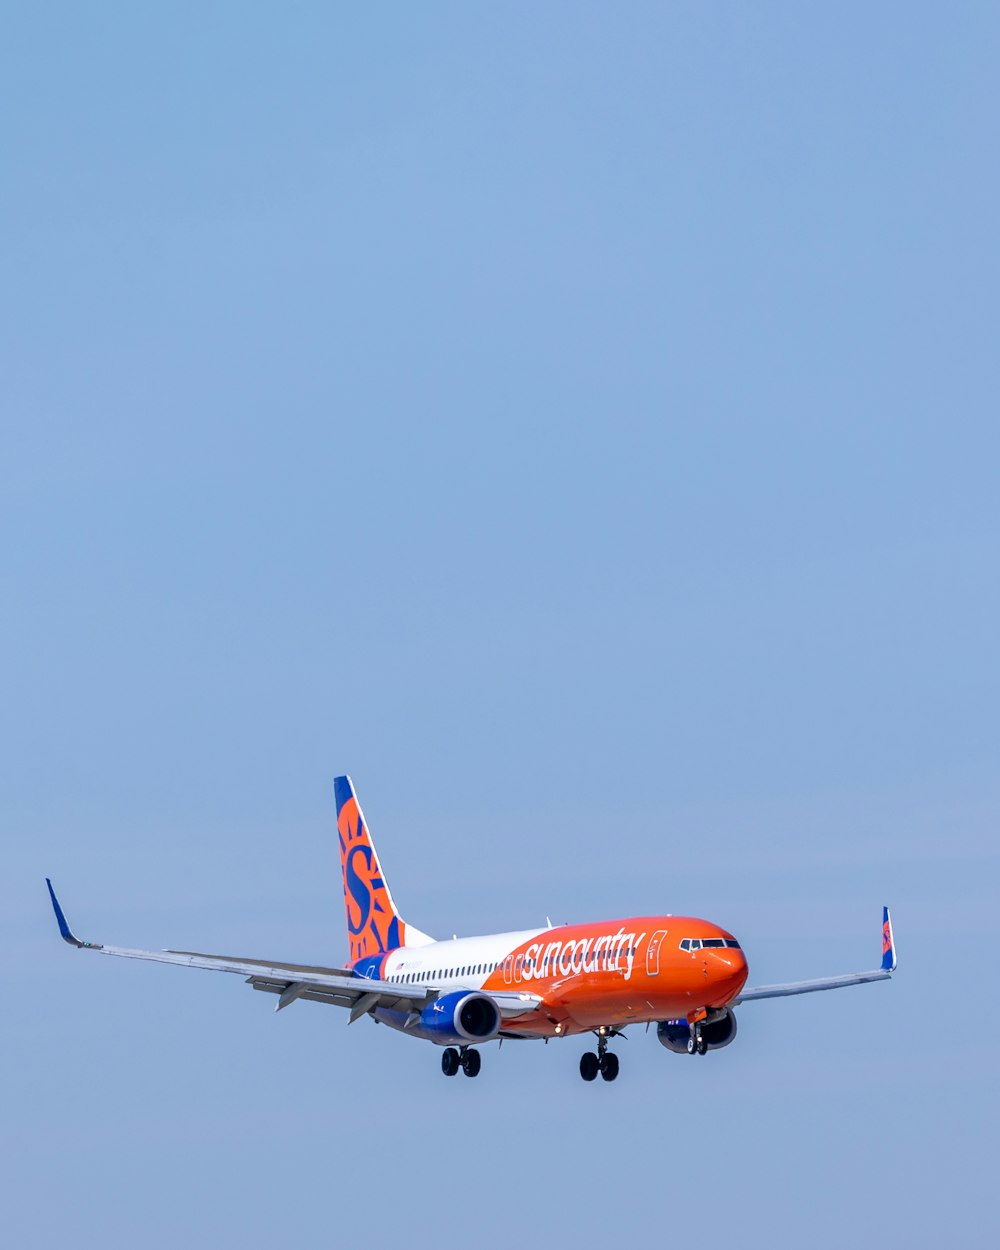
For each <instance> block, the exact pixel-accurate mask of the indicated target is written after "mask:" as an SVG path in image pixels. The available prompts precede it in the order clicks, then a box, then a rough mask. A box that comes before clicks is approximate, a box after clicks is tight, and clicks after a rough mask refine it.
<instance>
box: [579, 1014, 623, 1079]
mask: <svg viewBox="0 0 1000 1250" xmlns="http://www.w3.org/2000/svg"><path fill="white" fill-rule="evenodd" d="M609 1032H611V1030H609V1029H607V1028H605V1027H604V1026H603V1025H602V1026H601V1028H599V1029H598V1030H597V1054H596V1055H595V1054H594V1052H593V1051H592V1050H588V1051H587V1053H586V1054H585V1055H581V1056H580V1075H581V1076H582V1077H583V1079H584V1080H585V1081H593V1080H594V1079H595V1078H596V1076H597V1074H598V1072H600V1074H601V1076H602V1077H603V1078H604V1080H606V1081H613V1080H614V1079H615V1078H616V1077H617V1075H618V1056H617V1055H613V1054H611V1053H610V1051H609V1050H608V1034H609Z"/></svg>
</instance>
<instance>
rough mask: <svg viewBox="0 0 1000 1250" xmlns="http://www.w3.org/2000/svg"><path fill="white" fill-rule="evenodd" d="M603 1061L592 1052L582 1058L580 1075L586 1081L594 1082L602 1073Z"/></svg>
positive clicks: (589, 1051)
mask: <svg viewBox="0 0 1000 1250" xmlns="http://www.w3.org/2000/svg"><path fill="white" fill-rule="evenodd" d="M600 1067H601V1061H600V1059H598V1057H597V1056H596V1055H595V1054H594V1052H593V1051H592V1050H588V1051H587V1053H586V1054H585V1055H581V1056H580V1075H581V1076H582V1077H583V1079H584V1080H585V1081H592V1080H593V1079H594V1078H595V1077H596V1076H597V1073H598V1072H599V1071H600Z"/></svg>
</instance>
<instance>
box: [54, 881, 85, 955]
mask: <svg viewBox="0 0 1000 1250" xmlns="http://www.w3.org/2000/svg"><path fill="white" fill-rule="evenodd" d="M45 884H46V885H47V886H48V887H49V898H50V899H51V900H52V910H53V911H54V912H55V913H56V923H57V924H58V925H59V933H60V936H61V937H62V940H63V941H64V942H68V943H69V944H70V946H77V947H80V946H83V943H82V942H81V941H80V939H79V938H78V937H76V936H75V935H74V933H73V931H72V929H70V927H69V925H68V924H67V923H66V917H65V915H64V914H63V909H62V908H61V907H60V906H59V900H58V899H57V898H56V892H55V890H54V889H53V888H52V881H51V879H50V878H49V877H46V878H45Z"/></svg>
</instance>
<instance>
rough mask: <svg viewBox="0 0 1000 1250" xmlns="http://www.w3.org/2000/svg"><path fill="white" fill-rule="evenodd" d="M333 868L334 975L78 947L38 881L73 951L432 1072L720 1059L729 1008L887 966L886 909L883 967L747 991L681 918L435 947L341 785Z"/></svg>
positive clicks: (728, 947)
mask: <svg viewBox="0 0 1000 1250" xmlns="http://www.w3.org/2000/svg"><path fill="white" fill-rule="evenodd" d="M334 791H335V794H336V800H337V829H338V833H339V840H340V866H341V871H342V874H343V883H344V901H345V906H346V911H347V932H348V941H349V944H350V959H349V961H348V963H346V964H345V965H344V966H343V967H341V968H325V967H312V966H306V965H302V964H288V963H276V962H272V961H269V960H258V959H239V958H231V957H229V956H223V955H201V954H196V953H194V952H191V951H143V950H130V949H127V948H124V947H119V946H102V945H99V944H97V943H93V942H81V941H80V939H79V938H77V937H75V936H74V935H73V933H72V931H71V930H70V928H69V926H68V924H67V923H66V917H65V916H64V914H63V911H62V908H61V907H60V906H59V901H58V899H57V898H56V895H55V891H54V890H53V889H52V883H51V881H47V884H48V887H49V894H50V896H51V899H52V906H53V908H54V909H55V914H56V920H57V921H58V924H59V931H60V933H61V934H62V936H63V938H64V939H65V940H66V941H67V942H69V943H70V944H71V945H72V946H76V947H79V948H81V949H83V950H93V951H99V952H100V953H101V954H104V955H121V956H124V957H125V958H127V959H150V960H154V961H156V962H158V963H170V964H182V965H184V966H185V967H189V968H208V969H215V970H218V971H220V972H236V973H239V974H240V975H242V976H244V977H246V981H247V984H248V985H252V986H253V988H254V989H255V990H263V991H265V992H266V993H268V994H276V995H278V1002H277V1004H276V1006H275V1011H280V1010H281V1009H282V1008H283V1007H287V1006H288V1005H289V1004H290V1003H293V1002H295V1001H296V1000H297V999H305V1000H309V1001H312V1002H319V1003H332V1004H333V1005H334V1006H337V1007H346V1008H347V1009H348V1010H349V1012H350V1017H349V1023H353V1022H354V1021H355V1020H357V1019H359V1018H360V1017H361V1016H364V1015H369V1016H372V1017H374V1019H375V1020H377V1021H378V1022H379V1023H381V1024H387V1025H389V1026H390V1027H391V1028H394V1029H398V1030H399V1031H400V1032H402V1033H405V1034H409V1035H410V1036H411V1037H419V1038H423V1039H425V1040H427V1041H430V1042H434V1043H436V1044H437V1045H438V1046H441V1047H443V1050H442V1054H441V1068H442V1071H443V1072H444V1073H445V1075H446V1076H454V1075H455V1074H456V1073H457V1072H458V1069H459V1068H461V1069H462V1071H463V1072H464V1073H465V1075H466V1076H476V1075H478V1073H479V1068H480V1062H481V1060H480V1051H479V1050H478V1049H477V1047H479V1046H481V1045H483V1043H485V1042H490V1041H493V1040H496V1039H500V1040H503V1039H504V1038H512V1039H513V1038H544V1039H545V1040H546V1041H547V1040H548V1039H549V1038H555V1037H569V1036H571V1035H573V1034H577V1033H592V1034H593V1035H594V1036H595V1037H596V1039H597V1042H596V1051H587V1052H586V1053H585V1054H584V1055H583V1056H582V1057H581V1059H580V1075H581V1076H582V1077H583V1079H584V1080H585V1081H593V1080H594V1078H595V1077H596V1076H597V1074H598V1073H600V1074H601V1076H602V1077H603V1079H604V1080H605V1081H613V1080H614V1079H615V1077H617V1075H618V1056H617V1055H616V1054H614V1053H613V1052H612V1051H610V1050H609V1049H608V1043H609V1041H610V1040H611V1039H612V1038H614V1037H620V1036H622V1034H623V1031H624V1030H625V1029H626V1028H628V1026H629V1025H633V1024H647V1025H648V1024H650V1023H655V1024H656V1032H657V1037H658V1038H659V1040H660V1042H661V1043H662V1044H663V1045H664V1046H665V1047H666V1048H667V1049H668V1050H672V1051H674V1052H675V1053H677V1054H689V1055H694V1054H699V1055H704V1054H705V1053H706V1052H707V1051H709V1050H721V1048H722V1047H723V1046H728V1045H729V1043H730V1042H731V1041H732V1040H733V1038H734V1037H735V1036H736V1016H735V1014H734V1011H733V1009H734V1008H735V1007H737V1006H739V1005H740V1004H741V1003H746V1002H752V1001H753V1000H754V999H758V998H782V997H785V996H786V995H790V994H808V993H811V992H813V991H815V990H833V989H840V988H841V987H843V986H846V985H859V984H862V983H863V982H865V981H884V980H887V979H888V978H889V977H890V976H891V975H892V973H893V972H894V971H895V968H896V949H895V945H894V942H893V936H892V922H891V920H890V917H889V909H888V908H885V909H884V910H883V913H882V963H881V966H880V967H879V968H876V969H874V970H872V971H871V972H857V973H851V974H848V975H846V976H839V977H825V978H821V979H819V980H815V981H793V982H790V983H789V984H786V985H765V986H759V987H757V988H756V989H747V988H746V979H747V961H746V957H745V955H744V953H743V950H742V948H741V946H740V944H739V942H738V941H737V940H736V939H735V938H734V937H733V935H732V934H731V933H729V932H728V931H727V930H726V929H722V928H720V927H719V926H718V925H716V924H712V923H710V922H709V921H707V920H697V919H695V918H694V917H691V916H672V915H664V916H630V917H628V918H627V919H625V920H609V921H603V922H598V923H596V924H578V925H561V926H559V927H558V928H553V927H552V925H551V924H549V925H547V926H546V927H545V928H543V929H526V930H523V931H520V932H515V933H494V934H489V935H488V936H485V937H471V938H453V939H452V940H451V941H442V942H438V941H435V940H434V939H433V938H431V937H428V936H427V934H426V933H421V932H420V930H419V929H415V928H414V927H413V926H412V925H409V924H407V923H406V922H405V921H404V920H403V919H402V917H401V916H400V914H399V912H398V911H397V910H396V905H395V903H394V902H393V899H392V895H391V894H390V893H389V887H388V885H387V883H386V879H385V873H383V871H382V866H381V864H380V863H379V858H378V854H377V852H376V850H375V845H374V843H373V842H372V839H371V834H370V832H369V829H368V825H367V823H366V821H365V818H364V816H363V814H362V812H361V807H360V806H359V804H358V799H357V795H356V794H355V791H354V785H353V783H352V782H351V779H350V777H337V778H336V780H335V782H334Z"/></svg>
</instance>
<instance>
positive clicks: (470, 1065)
mask: <svg viewBox="0 0 1000 1250" xmlns="http://www.w3.org/2000/svg"><path fill="white" fill-rule="evenodd" d="M482 1066H483V1057H482V1055H481V1054H480V1053H479V1051H478V1050H471V1049H470V1048H469V1047H468V1046H463V1047H462V1049H461V1050H456V1049H455V1047H454V1046H448V1047H446V1048H445V1049H444V1050H443V1051H442V1052H441V1071H442V1072H443V1073H444V1074H445V1076H454V1075H455V1073H456V1072H457V1071H458V1069H459V1068H461V1069H462V1071H463V1072H464V1073H465V1075H466V1076H478V1075H479V1069H480V1068H481V1067H482Z"/></svg>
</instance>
